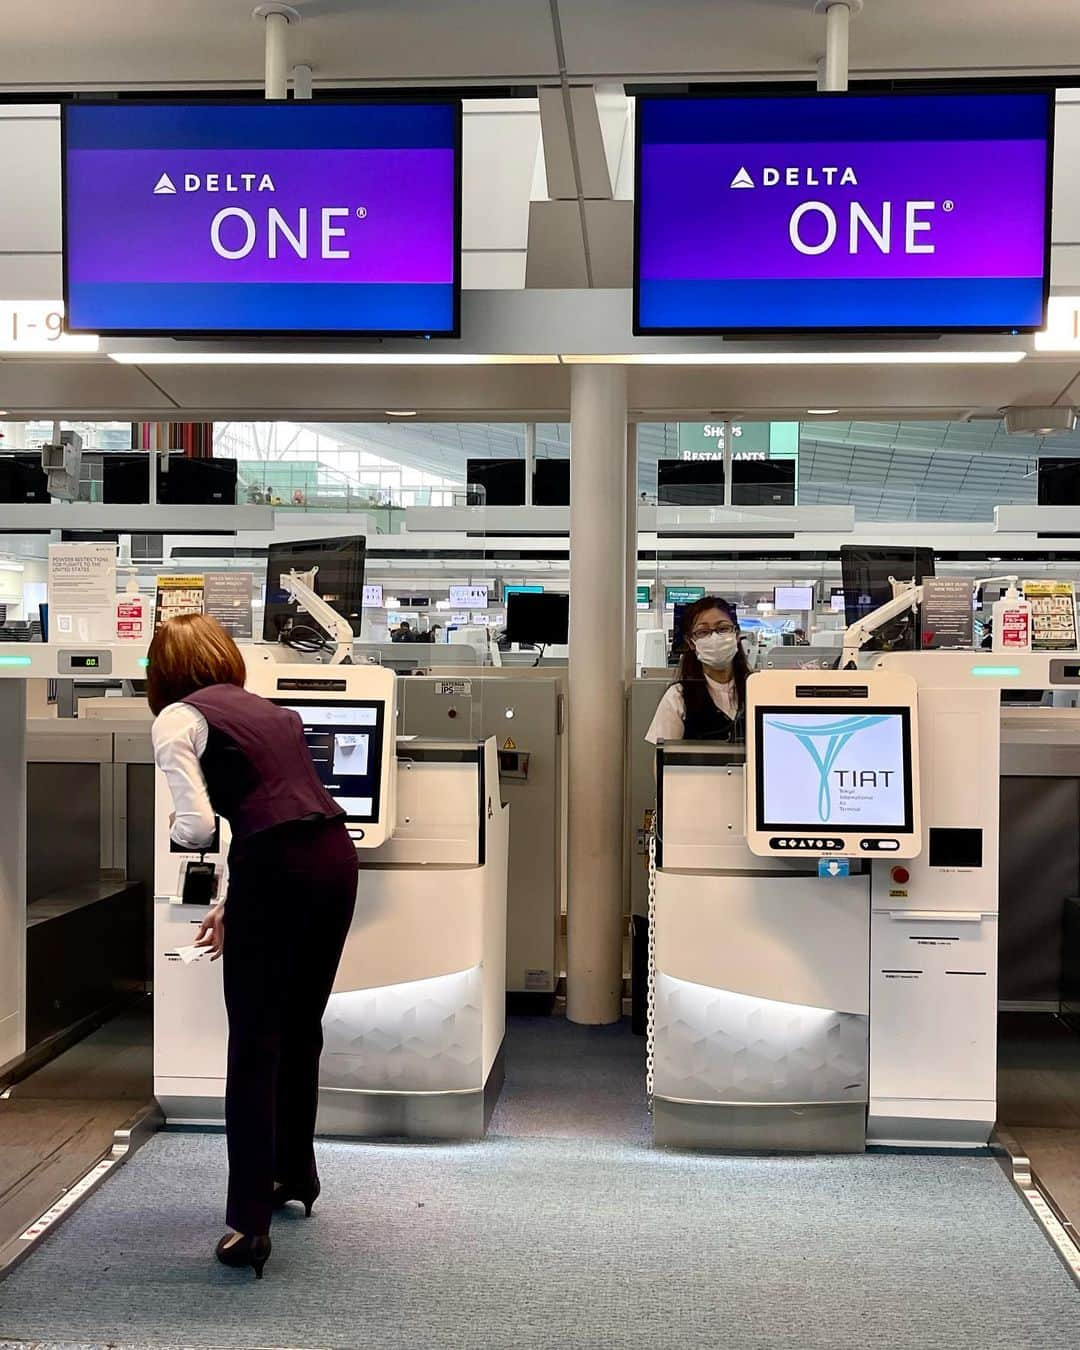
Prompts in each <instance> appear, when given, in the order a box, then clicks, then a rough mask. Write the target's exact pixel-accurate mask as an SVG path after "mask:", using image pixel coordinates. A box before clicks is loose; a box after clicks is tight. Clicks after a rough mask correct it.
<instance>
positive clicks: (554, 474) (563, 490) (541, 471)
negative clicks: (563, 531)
mask: <svg viewBox="0 0 1080 1350" xmlns="http://www.w3.org/2000/svg"><path fill="white" fill-rule="evenodd" d="M569 505H570V461H569V460H568V459H538V460H537V461H536V468H535V469H534V470H533V506H569Z"/></svg>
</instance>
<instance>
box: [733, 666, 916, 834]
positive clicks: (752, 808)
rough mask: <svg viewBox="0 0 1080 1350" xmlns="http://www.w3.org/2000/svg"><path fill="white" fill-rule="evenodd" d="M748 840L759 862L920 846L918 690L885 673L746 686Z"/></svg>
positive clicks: (792, 674) (771, 676) (786, 677)
mask: <svg viewBox="0 0 1080 1350" xmlns="http://www.w3.org/2000/svg"><path fill="white" fill-rule="evenodd" d="M746 720H747V756H746V758H747V794H748V795H747V803H746V818H747V821H748V822H749V824H750V828H748V829H747V842H748V844H749V846H750V849H751V851H752V852H754V853H756V854H758V855H759V856H787V857H790V856H792V855H793V854H794V855H798V854H803V855H806V854H810V855H816V856H819V857H820V856H823V855H830V854H831V855H837V856H847V857H861V858H867V857H869V858H874V857H893V858H912V857H915V856H916V855H917V854H918V853H919V851H920V849H921V830H920V824H919V792H918V768H917V766H918V746H917V736H918V724H917V710H916V685H915V682H914V680H912V679H910V678H909V677H907V676H896V675H893V674H890V673H888V672H883V671H865V672H860V673H858V674H852V673H848V672H837V671H816V672H814V673H813V674H812V675H811V674H810V673H809V672H806V671H797V670H770V671H763V672H761V673H760V674H757V675H754V676H752V677H751V679H750V680H749V681H748V683H747V719H746Z"/></svg>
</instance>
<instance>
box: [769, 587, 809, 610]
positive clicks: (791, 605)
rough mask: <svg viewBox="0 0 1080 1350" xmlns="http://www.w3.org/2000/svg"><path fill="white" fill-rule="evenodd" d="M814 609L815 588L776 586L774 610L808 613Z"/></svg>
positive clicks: (774, 588) (774, 590)
mask: <svg viewBox="0 0 1080 1350" xmlns="http://www.w3.org/2000/svg"><path fill="white" fill-rule="evenodd" d="M813 608H814V588H813V586H774V587H773V609H778V610H781V611H784V612H787V611H790V610H801V611H802V612H804V613H806V612H808V611H810V610H812V609H813Z"/></svg>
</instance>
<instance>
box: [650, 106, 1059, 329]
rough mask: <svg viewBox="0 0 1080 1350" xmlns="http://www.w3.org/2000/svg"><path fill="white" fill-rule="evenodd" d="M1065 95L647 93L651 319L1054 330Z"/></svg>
mask: <svg viewBox="0 0 1080 1350" xmlns="http://www.w3.org/2000/svg"><path fill="white" fill-rule="evenodd" d="M1052 115H1053V99H1052V95H1051V94H1044V93H1035V94H1026V93H1025V94H944V95H940V94H939V95H875V96H862V95H828V96H807V97H803V96H798V97H793V98H730V99H727V98H689V99H687V98H642V99H639V100H638V122H637V130H638V195H637V258H636V274H635V331H637V332H643V333H651V332H668V333H672V332H727V331H738V330H740V329H757V330H777V331H782V330H785V329H786V330H799V331H805V330H810V331H813V330H818V331H830V330H832V331H836V330H842V329H880V330H883V331H890V330H893V331H896V330H900V331H910V330H916V329H924V330H925V329H930V330H934V331H948V330H950V329H953V330H956V329H985V330H992V331H1009V330H1023V329H1036V328H1039V327H1041V326H1042V324H1043V322H1044V312H1045V304H1046V277H1047V266H1048V251H1049V250H1048V239H1047V232H1048V230H1047V227H1048V218H1049V190H1050V145H1051V119H1052Z"/></svg>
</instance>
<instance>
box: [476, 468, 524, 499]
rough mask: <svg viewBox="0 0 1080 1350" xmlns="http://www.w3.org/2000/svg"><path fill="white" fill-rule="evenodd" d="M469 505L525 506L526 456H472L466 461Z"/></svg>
mask: <svg viewBox="0 0 1080 1350" xmlns="http://www.w3.org/2000/svg"><path fill="white" fill-rule="evenodd" d="M465 482H466V488H467V494H466V500H467V502H468V504H469V506H524V505H525V461H524V460H523V459H469V460H466V462H465Z"/></svg>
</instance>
